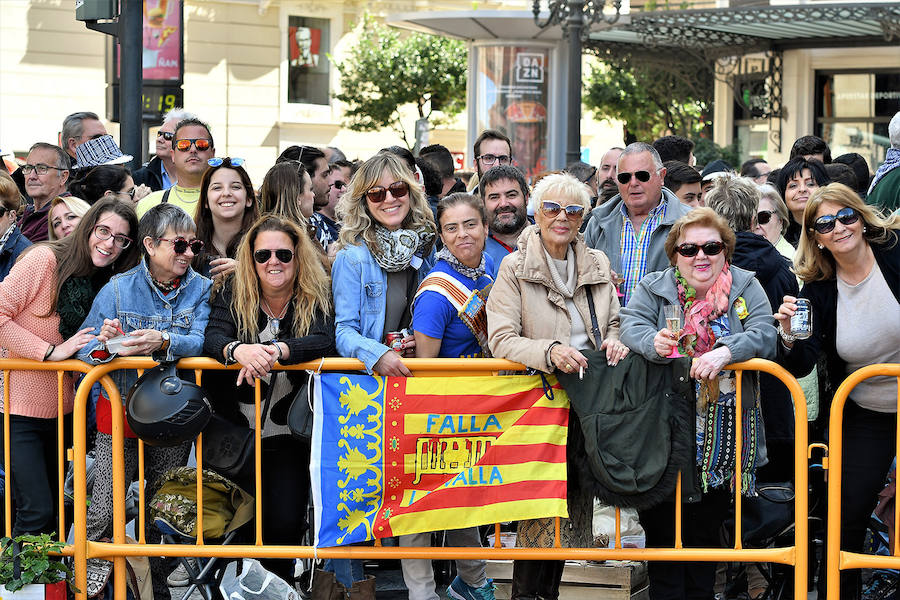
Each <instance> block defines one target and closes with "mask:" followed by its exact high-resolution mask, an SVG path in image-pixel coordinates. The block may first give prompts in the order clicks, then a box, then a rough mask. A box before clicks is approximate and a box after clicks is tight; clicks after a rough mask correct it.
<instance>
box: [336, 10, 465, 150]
mask: <svg viewBox="0 0 900 600" xmlns="http://www.w3.org/2000/svg"><path fill="white" fill-rule="evenodd" d="M358 29H359V42H358V43H357V44H356V46H354V47H353V49H352V50H351V51H350V55H349V56H348V57H347V58H346V59H345V60H344V61H343V62H341V63H335V67H336V68H337V70H338V73H339V74H340V80H341V90H342V91H341V93H339V94H335V95H334V97H335V98H336V99H337V100H340V101H341V102H343V103H345V104H346V105H347V107H346V111H345V113H344V123H343V124H344V126H345V127H347V128H349V129H352V130H354V131H377V130H379V129H382V128H385V127H387V128H391V129H394V130H395V131H396V132H397V133H399V134H400V136H401V137H402V138H403V139H404V141H405V142H406V145H407V146H409V147H412V145H411V144H410V140H409V139H407V135H406V134H407V131H409V132H412V131H413V127H412V121H411V120H410V122H409V123H408V124H407V125H408V127H407V126H404V122H403V112H402V111H403V109H404V108H405V107H409V106H410V105H412V106H413V107H414V108H415V110H416V112H417V113H418V118H429V119H430V121H431V123H432V124H434V125H436V124H441V123H443V122H446V120H447V119H449V118H451V117H453V116H455V115H457V114H459V113H460V112H461V111H462V110H463V109H464V108H465V104H466V73H467V67H468V50H467V49H466V46H465V44H464V43H463V42H460V41H457V40H451V39H448V38H442V37H436V36H431V35H424V34H420V33H413V34H411V35H409V36H406V37H401V35H400V33H399V32H398V31H397V30H396V29H392V28H390V27H387V26H385V25H382V24H379V23H378V22H376V21H375V19H374V18H373V17H372V16H371V15H368V14H366V15H363V21H362V23H361V25H360V27H359V28H358ZM435 111H440V114H435Z"/></svg>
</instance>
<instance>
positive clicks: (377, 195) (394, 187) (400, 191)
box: [366, 181, 409, 204]
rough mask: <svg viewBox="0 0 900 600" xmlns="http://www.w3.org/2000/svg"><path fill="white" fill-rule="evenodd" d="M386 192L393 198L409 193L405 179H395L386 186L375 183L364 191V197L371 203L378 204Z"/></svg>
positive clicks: (382, 200) (385, 195)
mask: <svg viewBox="0 0 900 600" xmlns="http://www.w3.org/2000/svg"><path fill="white" fill-rule="evenodd" d="M388 192H390V193H391V196H393V197H394V198H402V197H404V196H405V195H407V194H408V193H409V185H407V183H406V182H405V181H395V182H394V183H392V184H391V185H389V186H387V187H383V186H380V185H376V186H375V187H373V188H369V191H367V192H366V199H367V200H368V201H369V202H371V203H373V204H379V203H381V202H384V199H385V198H386V197H387V193H388Z"/></svg>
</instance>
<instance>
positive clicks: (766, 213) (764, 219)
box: [756, 210, 775, 225]
mask: <svg viewBox="0 0 900 600" xmlns="http://www.w3.org/2000/svg"><path fill="white" fill-rule="evenodd" d="M773 216H775V211H774V210H761V211H759V212H758V213H756V222H757V223H759V224H760V225H766V224H768V223H769V221H771V220H772V217H773Z"/></svg>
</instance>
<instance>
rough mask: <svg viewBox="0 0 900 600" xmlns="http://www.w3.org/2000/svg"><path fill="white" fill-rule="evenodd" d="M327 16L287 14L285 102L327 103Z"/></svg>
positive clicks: (328, 24) (328, 44) (328, 29)
mask: <svg viewBox="0 0 900 600" xmlns="http://www.w3.org/2000/svg"><path fill="white" fill-rule="evenodd" d="M330 28H331V22H330V21H329V20H328V19H313V18H310V17H288V102H291V103H299V104H326V105H327V104H328V103H329V100H330V93H329V89H328V79H329V70H330V64H329V61H328V54H327V52H328V50H329V48H330V47H331V46H330V44H331V29H330Z"/></svg>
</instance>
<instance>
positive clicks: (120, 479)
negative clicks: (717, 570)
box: [17, 357, 808, 600]
mask: <svg viewBox="0 0 900 600" xmlns="http://www.w3.org/2000/svg"><path fill="white" fill-rule="evenodd" d="M404 362H405V363H406V365H407V366H408V367H409V368H410V370H412V372H413V374H414V376H418V377H422V376H447V375H455V376H473V375H484V374H487V373H491V374H497V373H498V372H499V371H501V370H503V371H517V370H522V369H523V367H522V365H519V364H517V363H512V362H509V361H505V360H499V359H407V360H404ZM25 363H27V365H26V364H25ZM69 363H72V364H69ZM17 364H19V363H17ZM33 364H42V363H31V362H30V361H21V365H22V368H31V366H32V365H33ZM77 364H78V365H79V366H77V368H71V367H73V366H75V361H67V362H66V363H65V364H64V363H57V364H56V366H55V367H54V368H55V369H59V368H60V367H61V366H62V367H64V368H68V370H86V371H87V376H86V377H85V379H84V381H83V382H82V384H81V385H80V386H79V389H78V392H77V395H76V400H75V410H74V422H75V423H78V424H84V423H85V413H86V404H87V397H88V393H89V390H90V387H91V386H92V384H93V383H94V382H96V381H100V380H101V379H102V380H103V381H104V383H106V384H107V385H105V387H106V390H107V394H108V397H109V400H110V403H111V404H112V406H118V405H119V404H121V397H120V394H119V392H118V390H117V389H116V388H115V386H114V385H112V382H111V380H110V379H109V377H108V373H110V372H111V371H114V370H118V369H138V370H141V369H147V368H151V367H153V366H155V365H156V363H155V362H154V361H153V360H151V359H150V358H146V357H131V358H120V359H116V360H114V361H112V362H110V363H106V364H102V365H97V366H95V367H93V368H90V369H87V368H86V366H85V365H83V364H81V363H77ZM179 368H182V369H187V370H194V371H195V374H196V378H197V380H198V382H200V383H202V371H204V370H231V371H237V370H238V369H239V368H240V366H239V365H231V366H229V367H225V366H223V365H221V364H220V363H218V362H216V361H215V360H212V359H209V358H187V359H182V360H181V361H180V362H179ZM277 368H278V369H284V370H298V369H309V370H313V371H314V370H319V369H321V370H338V371H347V370H359V369H361V368H362V365H361V363H360V362H359V361H356V360H353V359H342V358H333V359H325V360H324V361H312V362H309V363H305V364H300V365H292V366H288V367H281V366H279V367H277ZM727 368H728V369H731V370H735V371H737V373H736V376H737V381H736V385H737V390H738V393H737V399H736V404H737V406H736V413H735V414H741V402H742V398H741V394H740V389H741V380H742V377H743V374H744V371H760V372H766V373H769V374H771V375H773V376H775V377H777V378H778V379H780V380H781V381H782V382H783V383H784V384H785V385H786V386H787V387H788V389H789V391H790V393H791V395H792V396H793V398H794V403H795V419H796V423H797V426H796V439H795V451H794V471H795V489H796V490H797V491H798V492H797V493H795V497H794V515H795V517H794V522H795V528H794V544H793V545H792V546H786V547H779V548H744V546H743V541H742V535H741V514H742V513H741V506H742V497H741V495H740V486H735V488H736V489H735V536H734V540H735V542H734V546H733V547H732V548H684V546H683V543H682V530H683V525H682V523H681V483H680V479H679V483H678V486H677V489H676V502H675V506H676V508H675V515H674V518H675V519H676V523H675V544H674V547H673V548H623V547H622V540H621V534H620V532H619V519H620V515H619V511H618V509H617V510H616V533H615V537H614V540H615V542H614V546H613V548H609V549H597V548H562V547H560V541H559V540H560V536H559V519H557V520H556V536H555V538H556V539H555V544H554V547H553V548H502V547H500V536H499V535H496V536H495V540H496V541H495V546H494V547H491V548H431V547H427V548H426V547H419V548H408V547H382V546H380V545H378V544H376V545H375V546H349V547H337V548H314V547H312V546H266V545H265V542H264V540H263V538H262V514H261V513H262V504H261V502H260V498H261V496H262V494H263V493H264V490H262V489H261V488H262V485H261V477H260V465H261V455H260V449H261V443H260V441H261V440H260V431H259V427H258V425H259V420H260V400H261V388H260V384H259V382H258V381H257V382H256V397H255V405H256V407H255V408H256V425H257V427H256V456H255V463H256V482H255V490H254V497H255V498H256V504H255V510H256V522H255V527H256V529H255V538H254V543H253V544H252V545H251V544H245V545H228V546H217V545H212V546H211V545H207V544H205V543H204V540H203V535H202V531H203V522H202V515H203V491H202V477H198V482H197V497H198V501H197V530H198V532H199V534H200V535H199V536H198V537H197V540H196V543H195V544H193V545H190V544H185V545H180V544H179V545H164V544H147V543H146V539H145V537H144V522H145V519H146V518H147V515H146V514H145V508H146V499H145V490H144V485H141V486H140V494H139V501H138V511H139V512H138V522H137V527H136V531H137V535H138V543H137V544H127V543H126V538H125V525H126V523H125V490H126V488H127V483H128V482H126V481H125V479H124V478H125V473H124V447H123V444H122V442H121V440H122V438H123V434H124V422H123V421H124V419H123V416H122V411H121V410H113V411H112V436H113V440H114V443H113V488H114V494H113V518H114V525H113V539H112V542H97V541H88V540H87V539H86V516H87V498H86V490H85V461H84V456H85V450H86V448H85V429H84V427H83V425H82V426H81V427H76V428H75V435H74V446H75V451H74V473H75V513H74V524H75V540H74V544H73V547H72V548H71V549H70V550H69V552H70V553H71V554H72V555H73V556H74V566H75V569H74V570H75V584H76V587H77V588H78V589H79V590H80V591H79V592H78V593H77V594H76V597H77V598H79V600H81V599H84V598H86V592H85V590H86V561H87V559H89V558H107V559H110V560H112V561H113V563H114V574H115V576H114V581H115V589H114V592H115V594H114V595H115V598H117V599H124V598H125V594H126V590H125V586H126V583H125V582H126V576H125V573H126V571H125V569H126V566H125V559H126V557H129V556H169V557H229V558H240V557H255V558H312V557H318V558H383V559H398V558H441V559H485V558H486V559H516V560H538V559H540V560H564V559H577V560H599V561H602V560H638V561H642V560H650V561H653V560H661V561H704V562H706V561H733V562H769V563H781V564H785V565H791V566H793V567H794V594H795V598H804V599H805V598H806V589H807V576H806V574H807V565H808V547H807V534H808V526H807V508H808V499H807V495H806V493H805V491H806V489H807V465H806V449H807V428H806V402H805V399H804V396H803V392H802V390H801V388H800V386H799V384H798V383H797V381H796V380H795V379H794V378H793V377H792V376H791V375H789V374H788V373H787V371H785V370H784V369H783V368H782V367H780V366H778V365H776V364H775V363H772V362H770V361H766V360H759V359H753V360H749V361H746V362H742V363H736V364H732V365H729V366H728V367H727ZM741 434H742V431H741V428H740V427H737V428H736V438H737V439H736V445H737V451H736V453H735V455H736V457H740V456H741V454H742V453H741V446H742V440H741ZM117 442H118V443H117ZM202 445H203V438H202V435H201V436H199V437H198V438H197V440H196V446H197V469H198V472H199V471H201V470H202V467H203V464H202ZM143 472H144V449H143V443H141V442H138V473H139V480H142V479H143ZM735 477H736V481H740V463H739V460H738V461H737V464H735ZM495 531H497V532H499V525H495Z"/></svg>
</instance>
